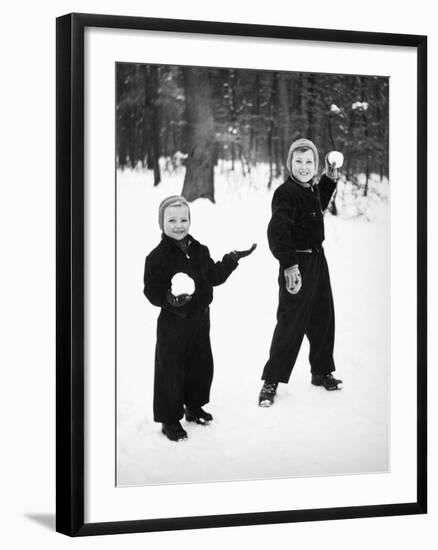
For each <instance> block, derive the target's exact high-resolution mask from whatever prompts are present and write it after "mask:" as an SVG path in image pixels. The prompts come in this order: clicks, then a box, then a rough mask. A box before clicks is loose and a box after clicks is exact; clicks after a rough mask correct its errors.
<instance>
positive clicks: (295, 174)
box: [259, 139, 342, 407]
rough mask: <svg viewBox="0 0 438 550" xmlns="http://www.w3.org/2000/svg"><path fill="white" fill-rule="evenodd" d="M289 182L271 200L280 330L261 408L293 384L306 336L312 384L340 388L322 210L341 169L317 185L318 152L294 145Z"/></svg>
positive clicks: (330, 171) (270, 235)
mask: <svg viewBox="0 0 438 550" xmlns="http://www.w3.org/2000/svg"><path fill="white" fill-rule="evenodd" d="M287 167H288V169H289V172H290V176H289V177H288V179H287V180H286V181H285V182H284V183H283V184H282V185H280V187H278V188H277V189H276V191H275V193H274V196H273V199H272V217H271V220H270V222H269V226H268V240H269V247H270V249H271V252H272V254H273V255H274V256H275V258H277V260H278V261H279V263H280V272H279V277H278V283H279V304H278V310H277V325H276V327H275V330H274V334H273V337H272V343H271V348H270V353H269V360H268V362H267V363H266V365H265V368H264V370H263V374H262V380H264V384H263V387H262V389H261V392H260V395H259V405H260V406H261V407H269V406H271V405H272V404H273V402H274V397H275V395H276V390H277V386H278V384H279V382H283V383H287V382H288V381H289V378H290V375H291V373H292V369H293V367H294V364H295V361H296V359H297V356H298V352H299V350H300V347H301V343H302V341H303V338H304V335H306V336H307V338H308V340H309V344H310V353H309V361H310V366H311V374H312V378H311V382H312V384H314V385H316V386H323V387H324V388H325V389H327V390H336V389H340V387H341V382H342V381H341V380H337V379H336V378H334V377H333V375H332V374H331V373H332V372H333V371H334V370H335V364H334V361H333V346H334V335H335V317H334V308H333V298H332V290H331V286H330V277H329V272H328V267H327V261H326V258H325V255H324V249H323V247H322V243H323V241H324V218H323V211H324V210H325V209H326V208H327V206H328V204H329V202H330V199H331V196H332V194H333V192H334V190H335V188H336V181H337V169H336V168H335V167H334V166H332V165H330V164H329V163H328V160H327V157H326V173H325V174H323V175H322V176H321V178H320V180H319V183H318V185H317V184H316V183H315V180H314V178H315V176H316V174H317V172H318V151H317V149H316V147H315V145H314V143H312V142H311V141H310V140H307V139H299V140H297V141H294V142H293V143H292V145H291V147H290V149H289V154H288V158H287Z"/></svg>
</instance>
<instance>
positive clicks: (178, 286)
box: [171, 273, 195, 296]
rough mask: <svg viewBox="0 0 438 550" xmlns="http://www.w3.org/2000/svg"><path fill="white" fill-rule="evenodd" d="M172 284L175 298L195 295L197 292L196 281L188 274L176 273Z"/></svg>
mask: <svg viewBox="0 0 438 550" xmlns="http://www.w3.org/2000/svg"><path fill="white" fill-rule="evenodd" d="M171 283H172V288H171V292H172V294H173V295H174V296H179V295H180V294H193V293H194V292H195V281H194V280H193V279H192V278H191V277H189V276H188V275H187V274H186V273H176V274H175V275H174V276H173V277H172V281H171Z"/></svg>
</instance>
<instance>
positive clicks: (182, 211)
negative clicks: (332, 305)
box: [163, 204, 190, 241]
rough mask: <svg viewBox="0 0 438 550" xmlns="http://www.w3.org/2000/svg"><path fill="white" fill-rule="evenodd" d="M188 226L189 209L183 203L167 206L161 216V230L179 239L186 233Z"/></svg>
mask: <svg viewBox="0 0 438 550" xmlns="http://www.w3.org/2000/svg"><path fill="white" fill-rule="evenodd" d="M189 228H190V217H189V209H188V208H187V206H185V205H184V204H182V205H180V206H168V207H167V208H166V210H165V211H164V216H163V231H164V233H165V235H167V236H168V237H171V238H172V239H176V240H177V241H180V240H181V239H184V237H185V236H186V235H187V234H188V232H189Z"/></svg>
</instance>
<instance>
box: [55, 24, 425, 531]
mask: <svg viewBox="0 0 438 550" xmlns="http://www.w3.org/2000/svg"><path fill="white" fill-rule="evenodd" d="M86 27H101V28H115V29H135V30H158V31H169V32H177V33H192V34H193V33H195V34H216V35H232V36H245V37H256V38H257V37H268V38H274V39H288V40H305V41H309V40H312V41H325V42H338V43H347V44H348V43H351V44H372V45H381V46H405V47H409V48H414V49H415V50H416V53H417V68H418V70H417V94H418V95H417V131H418V134H417V155H418V156H417V159H418V160H417V259H416V260H417V335H416V336H417V396H416V398H417V465H418V467H417V499H416V501H415V502H410V503H400V504H381V505H379V504H376V505H370V506H349V507H339V508H322V509H305V510H291V511H274V512H271V511H270V512H260V513H239V514H229V515H214V516H196V517H173V518H172V517H169V518H160V519H145V520H134V521H116V522H105V523H85V522H84V497H85V485H84V448H85V445H84V422H85V417H84V416H85V415H84V314H85V311H84V309H85V308H84V207H85V204H84V30H85V28H86ZM56 30H57V38H56V70H57V76H56V87H57V95H56V98H57V99H56V116H57V126H56V131H57V150H56V178H57V188H56V192H57V199H56V208H57V214H56V220H57V222H56V223H57V225H56V231H57V248H56V250H57V260H56V276H57V289H56V302H57V305H56V317H57V325H56V345H57V352H56V363H57V367H56V414H57V421H56V436H57V442H56V464H57V473H56V485H57V496H56V530H57V531H58V532H60V533H63V534H66V535H69V536H85V535H99V534H116V533H134V532H147V531H162V530H178V529H199V528H207V527H226V526H244V525H257V524H268V523H270V524H275V523H286V522H301V521H321V520H329V519H346V518H363V517H379V516H392V515H408V514H424V513H426V511H427V415H426V413H427V411H426V401H427V372H426V365H427V336H426V335H427V269H426V268H427V245H426V239H427V229H426V228H427V202H426V201H427V189H426V178H427V37H426V36H416V35H401V34H387V33H368V32H356V31H340V30H326V29H311V28H296V27H279V26H278V27H277V26H264V25H252V24H234V23H222V22H207V21H188V20H186V21H185V20H172V19H156V18H142V17H125V16H111V15H94V14H77V13H73V14H68V15H65V16H62V17H59V18H57V21H56Z"/></svg>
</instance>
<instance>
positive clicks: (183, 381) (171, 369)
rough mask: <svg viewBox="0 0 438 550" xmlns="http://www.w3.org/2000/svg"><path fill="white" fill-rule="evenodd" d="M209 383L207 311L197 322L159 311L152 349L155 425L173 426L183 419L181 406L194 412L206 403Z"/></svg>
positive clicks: (210, 360)
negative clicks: (159, 423) (155, 337)
mask: <svg viewBox="0 0 438 550" xmlns="http://www.w3.org/2000/svg"><path fill="white" fill-rule="evenodd" d="M212 380H213V355H212V352H211V344H210V316H209V311H208V309H207V310H206V312H205V314H204V315H203V316H202V317H201V318H199V319H188V318H182V317H179V316H178V315H177V314H174V313H172V312H168V311H165V310H162V311H161V313H160V315H159V317H158V322H157V344H156V347H155V379H154V405H153V409H154V420H155V422H163V423H173V422H177V421H178V420H180V419H181V418H182V417H183V415H184V405H186V406H187V407H189V408H195V407H201V406H202V405H205V404H206V403H208V401H209V400H210V387H211V383H212Z"/></svg>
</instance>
